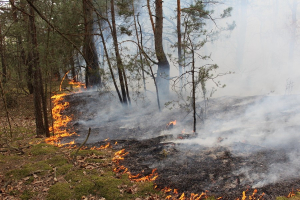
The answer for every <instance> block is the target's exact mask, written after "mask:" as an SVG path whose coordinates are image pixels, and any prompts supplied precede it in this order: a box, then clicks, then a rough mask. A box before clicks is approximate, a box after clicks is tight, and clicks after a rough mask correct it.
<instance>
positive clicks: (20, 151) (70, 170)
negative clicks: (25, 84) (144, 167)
mask: <svg viewBox="0 0 300 200" xmlns="http://www.w3.org/2000/svg"><path fill="white" fill-rule="evenodd" d="M24 102H26V103H24ZM32 105H33V99H32V96H31V95H29V96H22V97H19V98H14V100H13V102H12V105H10V108H9V116H10V119H11V127H12V132H11V135H10V131H9V126H8V123H7V120H6V112H5V109H4V107H3V104H2V102H1V103H0V199H1V200H9V199H22V200H23V199H24V200H25V199H53V200H59V199H62V200H63V199H102V200H104V199H108V200H109V199H112V200H113V199H136V200H142V199H164V198H163V197H164V194H163V193H162V192H159V191H157V190H155V189H154V187H153V184H152V183H151V182H144V183H136V182H132V181H130V179H129V178H128V175H127V174H118V173H115V172H113V168H114V167H115V163H114V162H113V160H112V158H113V156H114V153H115V151H113V150H112V149H111V148H108V149H103V150H80V151H79V152H78V153H77V154H76V155H75V152H76V149H74V148H73V149H70V148H63V147H62V148H59V147H56V146H52V145H49V144H46V143H45V141H44V140H45V138H36V135H35V119H34V114H33V106H32ZM11 136H12V137H11Z"/></svg>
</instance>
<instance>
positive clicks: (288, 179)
mask: <svg viewBox="0 0 300 200" xmlns="http://www.w3.org/2000/svg"><path fill="white" fill-rule="evenodd" d="M299 99H300V98H299V97H298V96H284V97H275V96H274V97H269V96H256V97H223V98H217V99H213V100H210V101H209V103H208V105H209V108H208V112H207V119H206V120H205V124H204V123H203V122H202V121H201V120H198V121H200V122H199V123H198V124H197V130H198V131H197V132H198V135H197V136H196V135H194V134H187V135H185V136H186V137H185V138H184V139H180V138H181V137H180V138H179V137H178V136H182V135H180V134H181V130H182V129H183V128H184V129H186V132H188V130H189V129H188V128H189V127H191V125H192V119H191V116H190V114H189V112H188V111H185V110H183V109H180V108H178V107H176V105H175V104H174V108H173V109H172V110H169V109H164V110H163V112H161V113H159V112H157V108H156V106H155V104H154V105H152V103H151V102H150V101H144V102H139V104H138V105H133V106H132V107H130V109H125V108H123V107H122V106H121V105H120V104H119V103H118V101H117V100H116V98H115V97H113V96H112V95H110V94H109V93H105V94H99V93H97V92H84V93H77V94H72V95H69V96H67V97H66V99H65V100H66V101H68V102H70V107H69V108H68V109H67V110H66V111H65V114H67V115H72V116H73V121H72V122H71V123H70V126H69V129H70V130H71V129H72V130H75V132H76V133H77V134H78V135H79V136H74V137H72V138H65V139H64V140H63V142H64V141H69V140H70V139H75V141H76V143H78V144H80V143H82V141H84V139H85V137H86V134H87V130H88V127H91V128H92V132H91V136H90V138H89V140H88V145H89V146H94V145H96V146H99V145H101V144H104V142H103V140H104V139H107V138H109V140H110V141H111V142H112V143H115V142H116V141H117V142H118V144H117V145H115V146H114V147H113V148H115V149H122V148H125V149H126V151H127V152H129V154H128V155H127V156H126V157H125V160H124V161H122V163H121V164H122V165H124V166H126V167H127V168H129V170H130V171H131V172H132V173H133V174H134V173H141V172H143V173H144V174H145V175H147V174H150V173H151V171H152V169H154V168H157V172H158V174H159V177H158V179H157V180H156V181H155V184H157V186H158V187H159V188H164V187H170V188H177V189H178V191H179V192H185V193H186V194H190V193H199V194H200V193H202V192H204V191H208V194H209V195H212V196H216V197H221V196H222V197H223V199H234V198H237V197H241V194H242V192H243V191H247V194H248V195H250V194H252V192H253V189H254V188H257V189H258V195H260V194H262V193H265V195H264V199H276V196H287V195H288V194H289V192H291V191H292V190H293V189H294V190H296V189H298V188H300V173H299V171H300V167H298V166H299V163H298V158H299V156H300V151H299V148H298V143H299V136H298V135H299V133H298V132H299V131H298V130H299V125H298V124H297V122H298V111H300V107H299V106H298V105H300V104H299V102H300V100H299ZM133 104H135V103H133ZM201 106H202V103H199V104H198V107H201ZM199 110H200V109H199ZM299 119H300V117H299ZM172 120H177V125H176V126H174V127H173V128H172V129H169V130H168V129H167V127H166V124H167V123H168V122H170V121H172Z"/></svg>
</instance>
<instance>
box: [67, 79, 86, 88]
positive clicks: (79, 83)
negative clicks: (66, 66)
mask: <svg viewBox="0 0 300 200" xmlns="http://www.w3.org/2000/svg"><path fill="white" fill-rule="evenodd" d="M69 84H70V85H72V87H73V88H75V89H81V88H86V87H85V84H84V83H81V82H78V81H74V80H71V81H69Z"/></svg>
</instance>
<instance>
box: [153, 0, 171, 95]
mask: <svg viewBox="0 0 300 200" xmlns="http://www.w3.org/2000/svg"><path fill="white" fill-rule="evenodd" d="M162 3H163V1H162V0H155V16H156V18H155V30H154V40H155V54H156V57H157V60H158V70H157V85H158V88H159V93H160V96H161V95H164V96H168V95H169V78H170V65H169V62H168V59H167V57H166V54H165V52H164V49H163V37H162V35H163V7H162Z"/></svg>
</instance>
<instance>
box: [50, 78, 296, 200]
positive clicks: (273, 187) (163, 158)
mask: <svg viewBox="0 0 300 200" xmlns="http://www.w3.org/2000/svg"><path fill="white" fill-rule="evenodd" d="M71 84H72V85H73V87H75V88H79V90H78V92H75V93H68V94H67V93H61V94H57V95H54V96H52V101H53V104H54V107H53V109H52V114H53V118H54V123H53V126H52V127H50V131H51V132H53V133H54V136H52V137H50V138H47V139H46V140H45V141H46V142H47V143H48V144H51V145H55V146H58V147H61V148H78V146H79V145H80V142H76V140H79V141H81V143H82V139H83V138H84V137H86V134H84V132H85V130H86V128H87V127H88V126H91V125H92V126H94V127H93V128H92V130H95V129H97V128H98V127H97V126H103V127H102V128H105V130H106V131H107V132H109V131H111V130H113V131H115V134H111V133H109V134H107V135H105V134H104V135H102V136H99V137H97V136H91V138H93V139H90V140H93V141H91V142H90V143H88V144H87V145H85V146H82V147H81V149H92V150H101V149H107V148H111V149H113V150H114V151H115V154H114V157H113V159H112V161H113V163H114V168H113V169H112V171H113V172H114V173H116V174H124V173H126V174H128V177H129V179H130V180H131V181H133V182H153V183H154V187H155V188H156V189H157V190H160V191H162V192H163V193H165V199H172V200H173V199H174V200H175V199H179V200H200V199H210V198H212V197H214V199H218V200H219V199H235V200H248V199H249V200H250V199H251V200H262V199H273V197H274V196H275V195H285V196H287V197H293V196H295V194H296V192H297V189H296V188H294V186H293V183H289V184H288V183H286V182H284V181H283V185H284V184H286V185H285V187H284V188H278V183H276V184H272V183H267V184H261V185H260V184H259V183H257V182H255V177H253V178H252V177H247V176H255V175H256V176H259V175H258V174H259V173H257V174H255V173H254V172H253V173H250V172H251V170H253V169H254V168H257V167H259V168H262V170H263V171H264V172H266V168H268V166H271V165H272V164H273V163H272V162H274V160H276V159H277V157H276V158H275V157H274V158H272V155H275V154H280V155H281V154H282V155H281V156H283V157H284V156H286V155H285V152H281V151H280V150H279V151H274V150H272V151H270V150H266V149H259V148H260V147H258V146H255V145H252V144H250V143H249V142H248V141H241V142H236V143H234V145H233V146H230V148H229V147H228V146H227V145H226V141H227V140H229V139H228V138H226V135H225V136H222V137H221V136H219V137H218V138H216V139H215V142H214V143H213V144H214V145H213V146H211V145H201V142H200V143H198V142H197V141H198V140H202V143H203V142H205V140H206V139H205V138H201V137H199V134H198V133H196V132H194V131H193V130H190V131H188V130H186V128H185V127H183V126H182V125H181V123H182V121H183V120H180V119H174V115H173V114H172V115H171V117H170V118H173V120H171V121H169V122H167V123H164V124H163V125H161V126H160V127H159V129H157V130H160V133H159V134H158V135H152V136H151V137H149V135H147V136H146V135H144V136H143V137H142V139H141V138H140V139H136V138H135V136H136V134H138V133H139V132H141V130H143V131H146V129H145V127H139V126H138V127H131V126H129V124H126V123H125V124H124V123H119V124H118V125H119V127H115V126H114V125H113V127H110V128H112V129H109V127H105V126H109V125H107V124H108V123H109V121H111V120H112V119H106V122H105V123H103V124H99V123H96V125H95V124H94V123H89V122H91V121H93V119H91V118H88V119H86V117H88V116H87V115H85V114H82V112H80V113H81V114H79V115H83V116H82V117H83V118H82V119H86V121H85V122H83V120H82V119H80V118H78V116H77V119H73V118H72V117H71V115H68V114H66V112H65V111H66V110H68V109H69V110H73V111H74V110H76V109H75V108H70V104H72V105H74V101H78V97H80V98H81V99H87V97H88V98H90V99H92V100H91V101H90V102H88V103H95V102H93V101H94V100H95V98H98V96H93V94H94V93H91V92H89V91H83V90H85V89H84V88H83V85H82V84H81V83H79V82H78V83H74V82H71ZM74 95H75V96H76V98H74ZM106 98H109V97H106ZM248 101H249V100H248ZM239 103H240V100H239ZM86 106H87V105H86ZM77 109H79V110H80V108H77ZM76 112H77V113H78V110H77V111H76ZM68 113H70V112H68ZM88 115H91V113H89V114H88ZM98 117H99V116H96V115H94V118H95V119H96V120H99V118H98ZM178 117H180V115H178ZM117 118H118V117H117ZM128 118H130V117H128ZM115 120H119V119H115ZM135 120H137V119H136V118H135ZM125 121H127V122H128V121H131V120H128V119H126V120H125ZM114 122H115V121H114ZM182 124H184V123H182ZM102 131H104V129H99V130H96V131H92V135H93V134H95V132H98V133H97V134H100V135H101V132H102ZM148 131H149V130H148ZM116 132H118V133H116ZM109 135H110V137H107V136H109ZM120 135H123V136H122V137H121V136H120ZM104 137H107V138H106V139H103V138H104ZM101 138H102V140H101V141H99V140H100V139H101ZM80 139H81V140H80ZM62 141H63V142H62ZM192 141H196V143H195V144H191V143H193V142H192ZM230 145H232V144H230ZM241 148H242V150H240V149H241ZM253 148H258V149H259V150H257V151H254V153H253V152H252V149H253ZM237 149H239V150H237ZM234 151H238V153H236V152H234ZM242 151H244V152H243V154H245V155H246V154H247V156H240V155H239V154H241V152H242ZM245 151H248V152H246V153H245ZM249 152H251V153H249ZM246 168H248V171H247V170H246ZM244 169H245V171H247V172H242V170H244ZM250 169H251V170H250ZM249 180H251V181H249ZM259 180H261V179H259ZM251 184H252V185H251ZM255 184H256V185H257V186H254V185H255ZM293 188H294V189H293Z"/></svg>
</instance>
